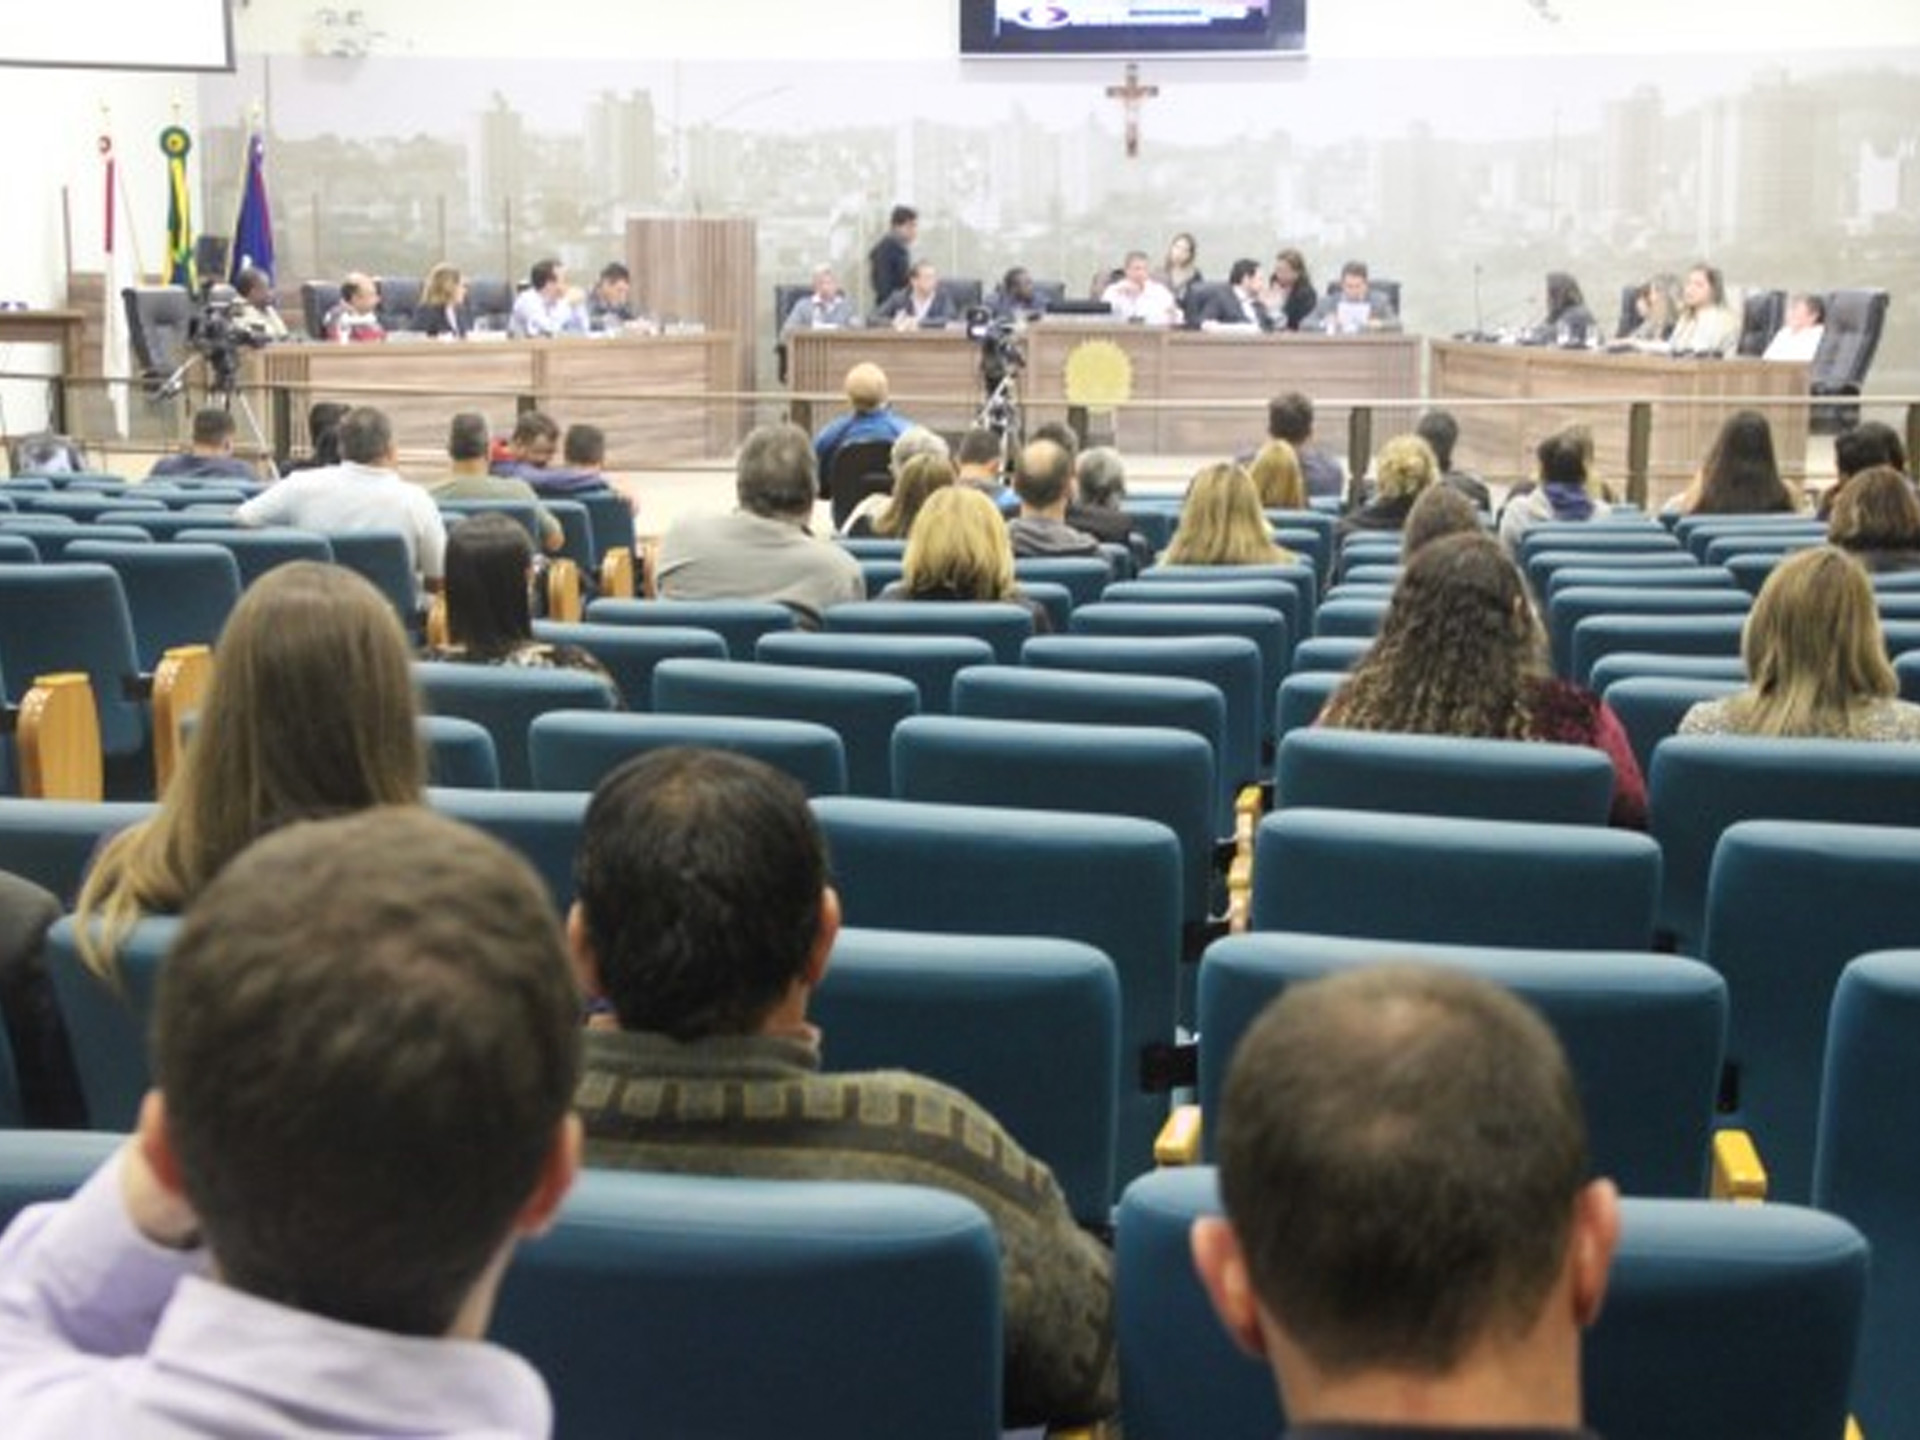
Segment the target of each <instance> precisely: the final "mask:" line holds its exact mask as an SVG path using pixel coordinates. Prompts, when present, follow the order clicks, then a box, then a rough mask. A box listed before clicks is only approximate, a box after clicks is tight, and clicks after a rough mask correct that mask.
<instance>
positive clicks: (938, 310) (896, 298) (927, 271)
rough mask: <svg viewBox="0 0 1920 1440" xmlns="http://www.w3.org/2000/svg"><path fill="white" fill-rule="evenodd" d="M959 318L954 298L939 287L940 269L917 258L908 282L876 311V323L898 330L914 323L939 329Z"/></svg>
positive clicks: (874, 314)
mask: <svg viewBox="0 0 1920 1440" xmlns="http://www.w3.org/2000/svg"><path fill="white" fill-rule="evenodd" d="M958 318H959V316H958V315H957V314H956V313H955V311H954V308H953V301H952V300H951V299H950V298H949V297H948V295H947V292H946V291H944V290H942V289H941V288H940V272H939V271H938V270H936V269H935V268H934V267H933V262H932V261H930V260H920V261H916V262H915V263H914V267H913V269H911V270H909V271H908V272H907V283H906V284H905V285H903V286H901V287H900V288H899V289H898V290H896V291H894V292H893V294H891V295H889V296H888V297H887V298H886V299H885V300H883V301H882V302H881V303H880V308H879V309H877V310H875V311H874V312H873V323H874V324H876V325H891V326H893V328H894V329H896V330H911V329H913V328H914V327H915V326H921V327H924V328H928V329H937V328H939V327H940V326H942V325H945V324H946V323H947V322H948V321H950V320H957V319H958Z"/></svg>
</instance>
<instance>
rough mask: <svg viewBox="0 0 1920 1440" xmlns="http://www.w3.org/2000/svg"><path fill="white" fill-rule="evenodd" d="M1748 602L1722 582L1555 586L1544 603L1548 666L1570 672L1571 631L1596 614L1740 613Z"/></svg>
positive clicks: (1685, 614) (1742, 595) (1572, 632)
mask: <svg viewBox="0 0 1920 1440" xmlns="http://www.w3.org/2000/svg"><path fill="white" fill-rule="evenodd" d="M1752 605H1753V597H1752V596H1750V595H1748V594H1747V593H1746V591H1744V590H1738V589H1728V588H1725V587H1709V588H1706V589H1689V588H1686V587H1684V586H1683V587H1678V588H1675V589H1671V590H1669V589H1666V588H1665V587H1663V586H1659V585H1656V584H1652V583H1649V584H1647V585H1646V586H1644V587H1640V588H1634V589H1629V588H1627V587H1624V586H1620V585H1589V586H1583V587H1575V588H1566V589H1559V590H1555V591H1554V592H1553V597H1552V599H1550V600H1549V601H1548V602H1547V637H1548V640H1549V642H1550V643H1551V647H1552V651H1553V667H1554V669H1555V670H1556V671H1557V672H1558V673H1560V674H1561V675H1571V674H1572V671H1573V636H1574V630H1575V627H1576V626H1578V625H1579V624H1580V622H1581V621H1583V620H1586V619H1588V618H1589V617H1591V616H1595V615H1655V616H1674V617H1676V618H1677V617H1681V616H1691V615H1741V616H1744V615H1745V614H1746V613H1747V611H1748V610H1749V609H1750V608H1751V607H1752Z"/></svg>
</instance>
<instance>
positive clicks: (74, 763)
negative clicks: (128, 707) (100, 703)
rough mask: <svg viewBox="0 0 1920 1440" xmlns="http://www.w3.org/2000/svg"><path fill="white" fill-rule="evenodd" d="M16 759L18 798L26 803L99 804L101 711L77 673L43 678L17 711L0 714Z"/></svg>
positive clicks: (102, 786) (102, 783) (101, 789)
mask: <svg viewBox="0 0 1920 1440" xmlns="http://www.w3.org/2000/svg"><path fill="white" fill-rule="evenodd" d="M0 729H4V730H10V731H12V732H13V733H14V735H15V738H16V740H17V742H18V748H19V754H20V793H21V794H22V795H24V796H26V797H27V798H28V799H30V800H99V799H101V798H102V797H103V796H104V795H105V793H106V792H105V783H106V782H105V769H104V761H103V760H102V759H101V755H100V712H99V710H98V709H97V708H96V707H95V705H94V701H93V682H92V681H90V680H88V679H87V677H86V675H85V674H83V673H80V672H77V671H74V672H67V671H63V672H61V673H59V674H56V675H42V676H40V677H39V678H38V679H36V680H35V681H34V682H33V686H32V688H31V689H29V690H28V691H27V693H26V694H25V695H23V696H22V697H21V698H20V704H19V706H18V707H16V708H12V709H8V710H5V711H0Z"/></svg>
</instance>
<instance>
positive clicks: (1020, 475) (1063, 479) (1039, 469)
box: [1007, 440, 1100, 555]
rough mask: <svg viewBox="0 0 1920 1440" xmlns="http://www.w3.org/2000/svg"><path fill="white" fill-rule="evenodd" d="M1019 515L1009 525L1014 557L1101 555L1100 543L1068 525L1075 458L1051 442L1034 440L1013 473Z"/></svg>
mask: <svg viewBox="0 0 1920 1440" xmlns="http://www.w3.org/2000/svg"><path fill="white" fill-rule="evenodd" d="M1013 493H1014V494H1016V495H1018V496H1019V497H1020V513H1019V514H1018V515H1016V516H1015V517H1014V518H1013V519H1012V520H1010V521H1008V522H1007V538H1008V539H1009V540H1011V541H1012V542H1013V553H1014V554H1015V555H1098V554H1099V553H1100V542H1099V541H1098V540H1097V539H1095V538H1094V537H1093V536H1091V535H1089V534H1088V533H1087V532H1086V531H1084V530H1076V529H1074V528H1073V526H1071V525H1069V524H1068V523H1067V507H1068V506H1069V505H1071V504H1072V503H1073V498H1074V495H1073V455H1072V454H1071V453H1070V452H1069V451H1068V450H1067V449H1066V447H1065V446H1063V445H1059V444H1056V443H1055V442H1054V441H1052V440H1035V441H1032V442H1031V443H1030V444H1028V446H1027V447H1026V449H1024V450H1022V451H1021V452H1020V459H1019V462H1018V464H1016V465H1015V467H1014V471H1013Z"/></svg>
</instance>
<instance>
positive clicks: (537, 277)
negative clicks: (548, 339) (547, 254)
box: [507, 260, 587, 339]
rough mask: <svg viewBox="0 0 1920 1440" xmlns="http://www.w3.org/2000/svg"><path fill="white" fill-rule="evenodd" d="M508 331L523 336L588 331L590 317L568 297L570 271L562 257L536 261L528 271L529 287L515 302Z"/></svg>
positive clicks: (584, 332) (578, 333)
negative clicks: (568, 274)
mask: <svg viewBox="0 0 1920 1440" xmlns="http://www.w3.org/2000/svg"><path fill="white" fill-rule="evenodd" d="M507 333H508V334H509V335H517V336H519V337H521V338H522V339H534V338H538V337H540V336H548V335H584V334H586V333H587V317H586V315H585V314H584V313H583V312H582V311H581V309H580V307H579V306H578V305H575V304H574V303H573V301H572V300H571V299H569V298H568V297H567V272H566V271H565V270H564V269H562V268H561V265H560V262H559V261H558V260H539V261H536V262H535V263H534V267H533V269H532V270H531V271H529V272H528V274H527V288H526V289H524V290H522V291H521V292H520V294H519V296H518V298H516V299H515V300H514V302H513V314H512V315H511V316H509V317H508V319H507Z"/></svg>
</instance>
